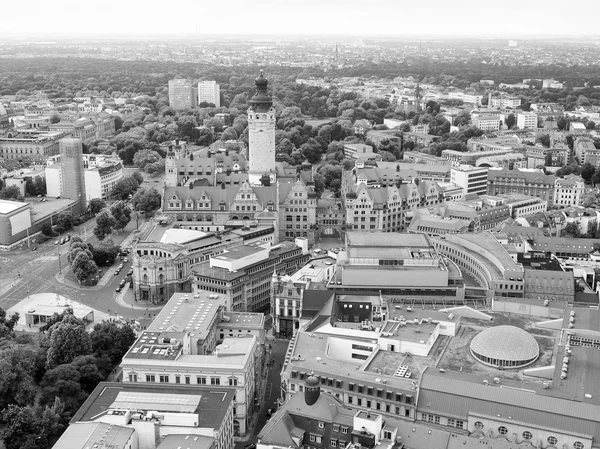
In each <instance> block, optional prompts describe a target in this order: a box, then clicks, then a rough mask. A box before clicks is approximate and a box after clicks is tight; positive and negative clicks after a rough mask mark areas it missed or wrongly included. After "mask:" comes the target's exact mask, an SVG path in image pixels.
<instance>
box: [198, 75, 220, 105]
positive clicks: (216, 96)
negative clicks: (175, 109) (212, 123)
mask: <svg viewBox="0 0 600 449" xmlns="http://www.w3.org/2000/svg"><path fill="white" fill-rule="evenodd" d="M205 102H206V103H212V104H214V105H215V107H216V108H220V107H221V88H220V87H219V84H217V82H216V81H199V82H198V104H200V103H205Z"/></svg>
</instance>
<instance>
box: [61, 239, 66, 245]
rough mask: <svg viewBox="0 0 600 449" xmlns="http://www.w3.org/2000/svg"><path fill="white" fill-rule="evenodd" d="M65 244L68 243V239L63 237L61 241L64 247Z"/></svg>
mask: <svg viewBox="0 0 600 449" xmlns="http://www.w3.org/2000/svg"><path fill="white" fill-rule="evenodd" d="M65 243H67V239H66V238H64V237H63V238H62V239H60V244H61V245H64V244H65Z"/></svg>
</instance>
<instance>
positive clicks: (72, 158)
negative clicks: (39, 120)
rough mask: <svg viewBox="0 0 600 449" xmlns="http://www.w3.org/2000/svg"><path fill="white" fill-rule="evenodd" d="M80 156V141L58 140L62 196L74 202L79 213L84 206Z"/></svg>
mask: <svg viewBox="0 0 600 449" xmlns="http://www.w3.org/2000/svg"><path fill="white" fill-rule="evenodd" d="M82 154H83V145H82V142H81V139H76V138H64V139H61V140H60V167H61V168H60V169H61V179H62V196H64V197H65V198H69V199H71V200H74V201H76V202H77V204H78V206H79V208H80V212H81V211H83V210H84V208H85V204H86V197H85V194H86V191H85V174H84V170H83V162H82Z"/></svg>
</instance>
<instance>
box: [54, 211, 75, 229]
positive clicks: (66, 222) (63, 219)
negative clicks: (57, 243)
mask: <svg viewBox="0 0 600 449" xmlns="http://www.w3.org/2000/svg"><path fill="white" fill-rule="evenodd" d="M56 227H57V228H60V229H62V232H64V231H68V230H69V229H71V228H72V227H73V214H72V213H71V212H66V211H65V212H61V213H60V214H58V215H57V216H56Z"/></svg>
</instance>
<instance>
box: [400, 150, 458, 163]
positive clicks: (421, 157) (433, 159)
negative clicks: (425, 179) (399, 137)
mask: <svg viewBox="0 0 600 449" xmlns="http://www.w3.org/2000/svg"><path fill="white" fill-rule="evenodd" d="M403 157H404V161H405V162H409V163H413V164H428V165H450V162H449V161H448V159H446V158H444V157H441V156H435V155H433V154H429V153H422V152H420V151H405V152H404V155H403Z"/></svg>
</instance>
